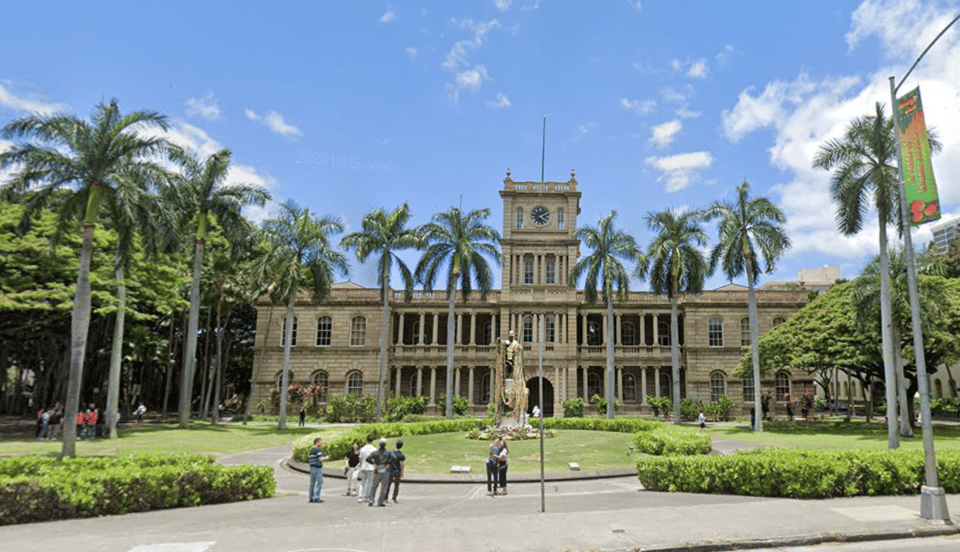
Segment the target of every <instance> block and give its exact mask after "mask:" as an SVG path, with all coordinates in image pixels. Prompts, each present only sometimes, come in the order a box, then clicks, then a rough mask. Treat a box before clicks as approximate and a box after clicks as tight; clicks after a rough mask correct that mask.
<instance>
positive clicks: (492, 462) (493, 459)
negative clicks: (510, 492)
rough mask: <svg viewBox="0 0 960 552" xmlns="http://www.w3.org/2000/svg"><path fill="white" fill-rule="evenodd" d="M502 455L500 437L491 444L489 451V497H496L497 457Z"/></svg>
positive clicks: (497, 478)
mask: <svg viewBox="0 0 960 552" xmlns="http://www.w3.org/2000/svg"><path fill="white" fill-rule="evenodd" d="M499 455H500V437H497V438H496V439H494V440H493V442H492V443H490V448H489V449H488V450H487V495H489V496H496V494H497V482H498V480H499V472H498V471H497V461H498V460H497V457H498V456H499Z"/></svg>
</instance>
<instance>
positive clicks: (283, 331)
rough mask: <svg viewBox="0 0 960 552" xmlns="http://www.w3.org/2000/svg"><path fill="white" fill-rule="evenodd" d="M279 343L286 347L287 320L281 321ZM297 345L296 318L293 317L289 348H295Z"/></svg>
mask: <svg viewBox="0 0 960 552" xmlns="http://www.w3.org/2000/svg"><path fill="white" fill-rule="evenodd" d="M280 332H281V333H280V341H281V342H282V343H283V344H284V345H286V339H287V319H286V318H284V319H283V323H282V324H281V325H280ZM296 345H297V317H296V316H294V317H293V333H292V334H291V336H290V346H291V347H295V346H296Z"/></svg>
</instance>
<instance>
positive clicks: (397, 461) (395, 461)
mask: <svg viewBox="0 0 960 552" xmlns="http://www.w3.org/2000/svg"><path fill="white" fill-rule="evenodd" d="M402 448H403V441H401V440H400V439H397V450H395V451H393V454H392V455H391V457H390V481H389V482H387V491H386V492H385V493H384V496H386V495H389V494H390V486H391V485H392V486H393V501H394V502H396V501H397V494H398V493H399V492H400V478H401V477H403V462H404V461H405V460H406V459H407V457H406V456H404V454H403V453H402V452H400V449H402Z"/></svg>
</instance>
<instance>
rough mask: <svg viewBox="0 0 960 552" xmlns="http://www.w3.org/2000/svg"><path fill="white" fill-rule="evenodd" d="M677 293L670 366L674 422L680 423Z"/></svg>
mask: <svg viewBox="0 0 960 552" xmlns="http://www.w3.org/2000/svg"><path fill="white" fill-rule="evenodd" d="M678 310H679V308H678V307H677V297H676V295H674V296H672V297H670V366H671V367H672V368H673V370H672V372H673V423H675V424H678V425H679V424H680V344H679V338H680V321H679V319H680V314H679V312H678Z"/></svg>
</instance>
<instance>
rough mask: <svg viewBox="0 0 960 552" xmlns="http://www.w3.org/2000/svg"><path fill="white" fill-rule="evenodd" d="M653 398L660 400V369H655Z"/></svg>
mask: <svg viewBox="0 0 960 552" xmlns="http://www.w3.org/2000/svg"><path fill="white" fill-rule="evenodd" d="M653 396H654V397H657V398H658V399H659V398H660V367H659V366H654V367H653Z"/></svg>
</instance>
